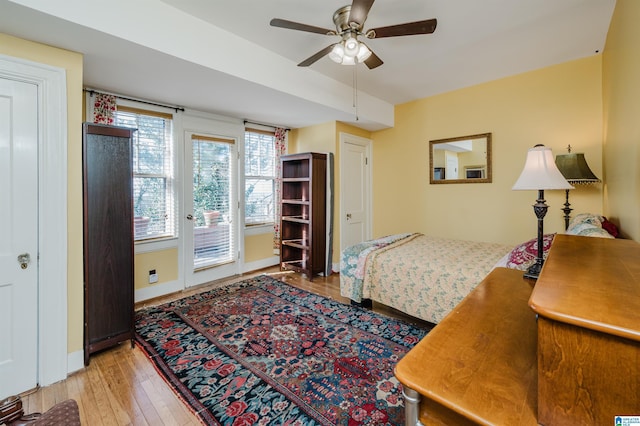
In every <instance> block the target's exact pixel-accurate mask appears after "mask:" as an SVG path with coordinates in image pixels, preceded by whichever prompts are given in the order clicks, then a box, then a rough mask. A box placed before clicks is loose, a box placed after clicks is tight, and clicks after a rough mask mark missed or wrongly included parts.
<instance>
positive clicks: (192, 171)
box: [184, 132, 238, 286]
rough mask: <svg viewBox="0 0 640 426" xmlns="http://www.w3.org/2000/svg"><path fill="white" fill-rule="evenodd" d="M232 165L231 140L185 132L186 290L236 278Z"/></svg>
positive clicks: (234, 148) (234, 162)
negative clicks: (231, 277)
mask: <svg viewBox="0 0 640 426" xmlns="http://www.w3.org/2000/svg"><path fill="white" fill-rule="evenodd" d="M237 159H238V155H237V144H236V140H235V138H233V137H224V136H216V135H211V134H206V133H204V132H200V133H194V132H186V135H185V170H186V171H187V173H188V177H187V183H188V185H187V188H185V212H187V213H186V217H185V219H186V221H185V228H184V229H185V235H184V237H185V261H186V263H185V266H186V271H187V275H186V284H187V286H194V285H198V284H202V283H205V282H208V281H212V280H216V279H220V278H225V277H229V276H232V275H235V274H237V273H238V249H237V247H238V242H237V239H238V237H237V222H238V201H237V199H238V198H237V196H236V194H235V191H236V188H237V187H238V185H237V172H236V170H237Z"/></svg>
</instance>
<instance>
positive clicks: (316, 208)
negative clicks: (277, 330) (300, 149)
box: [280, 152, 327, 280]
mask: <svg viewBox="0 0 640 426" xmlns="http://www.w3.org/2000/svg"><path fill="white" fill-rule="evenodd" d="M281 170H282V176H281V178H282V183H281V194H282V203H281V212H282V220H281V222H280V232H281V243H282V244H281V247H280V268H281V269H290V270H294V271H297V272H300V273H303V274H305V275H306V276H307V277H308V278H309V279H310V280H313V276H314V275H317V274H320V273H323V272H324V270H325V267H326V242H327V236H326V217H327V216H326V214H327V212H326V209H327V204H326V194H327V191H326V188H327V177H326V175H327V155H326V154H320V153H314V152H308V153H302V154H290V155H285V156H282V157H281Z"/></svg>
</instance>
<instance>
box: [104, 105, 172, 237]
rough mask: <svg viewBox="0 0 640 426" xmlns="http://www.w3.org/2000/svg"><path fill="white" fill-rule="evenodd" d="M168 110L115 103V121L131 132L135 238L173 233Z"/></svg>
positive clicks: (170, 121) (170, 125)
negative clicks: (130, 106)
mask: <svg viewBox="0 0 640 426" xmlns="http://www.w3.org/2000/svg"><path fill="white" fill-rule="evenodd" d="M172 120H173V116H172V115H171V114H166V113H159V112H154V111H145V110H140V109H135V108H129V107H126V106H120V105H118V110H117V111H116V114H115V120H114V121H115V123H114V124H115V125H117V126H124V127H131V128H134V129H137V131H136V132H134V135H133V210H134V231H135V240H136V241H143V240H150V239H154V238H163V237H174V236H175V234H176V232H175V229H176V226H175V222H176V215H175V202H174V199H175V196H174V191H175V185H174V172H173V171H174V167H173V163H174V158H173V157H174V154H173V151H174V150H173V130H172V122H173V121H172Z"/></svg>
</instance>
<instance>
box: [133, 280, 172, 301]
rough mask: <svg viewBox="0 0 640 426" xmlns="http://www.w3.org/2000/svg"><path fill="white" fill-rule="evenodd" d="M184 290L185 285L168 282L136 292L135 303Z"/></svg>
mask: <svg viewBox="0 0 640 426" xmlns="http://www.w3.org/2000/svg"><path fill="white" fill-rule="evenodd" d="M181 290H184V284H183V283H181V282H180V281H168V282H166V283H162V284H155V285H153V286H150V287H145V288H141V289H139V290H136V292H135V296H134V299H135V302H136V303H137V302H141V301H143V300H149V299H153V298H154V297H160V296H164V295H167V294H171V293H175V292H178V291H181Z"/></svg>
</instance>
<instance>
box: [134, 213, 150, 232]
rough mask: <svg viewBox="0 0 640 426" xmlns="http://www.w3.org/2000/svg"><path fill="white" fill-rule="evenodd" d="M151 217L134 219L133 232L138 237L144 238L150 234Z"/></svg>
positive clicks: (136, 217)
mask: <svg viewBox="0 0 640 426" xmlns="http://www.w3.org/2000/svg"><path fill="white" fill-rule="evenodd" d="M150 221H151V218H150V217H149V216H135V217H134V218H133V230H134V235H135V236H136V237H143V236H145V235H147V233H148V232H149V222H150Z"/></svg>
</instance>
